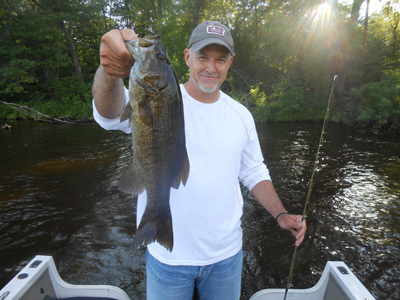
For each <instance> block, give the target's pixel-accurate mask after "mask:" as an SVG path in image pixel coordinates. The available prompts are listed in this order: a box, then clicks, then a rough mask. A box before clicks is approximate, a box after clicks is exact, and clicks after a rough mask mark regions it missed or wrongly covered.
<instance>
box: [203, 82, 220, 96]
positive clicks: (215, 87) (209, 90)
mask: <svg viewBox="0 0 400 300" xmlns="http://www.w3.org/2000/svg"><path fill="white" fill-rule="evenodd" d="M198 86H199V89H200V90H201V91H202V92H203V93H206V94H212V93H214V92H215V91H216V90H217V89H218V83H216V84H215V86H213V87H211V88H206V87H204V86H203V85H202V84H201V83H200V82H199V83H198Z"/></svg>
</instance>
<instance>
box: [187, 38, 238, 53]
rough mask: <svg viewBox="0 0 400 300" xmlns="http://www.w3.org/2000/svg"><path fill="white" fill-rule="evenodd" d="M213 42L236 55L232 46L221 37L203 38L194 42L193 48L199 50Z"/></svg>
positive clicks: (195, 50)
mask: <svg viewBox="0 0 400 300" xmlns="http://www.w3.org/2000/svg"><path fill="white" fill-rule="evenodd" d="M212 44H216V45H220V46H223V47H225V48H226V49H228V51H229V52H230V53H231V54H232V55H235V52H233V50H232V48H231V47H229V45H228V44H227V43H225V42H224V41H221V40H220V39H217V38H208V39H204V40H201V41H199V42H197V43H194V44H193V45H192V46H191V47H192V48H193V50H194V52H199V51H200V50H201V49H203V48H204V47H206V46H208V45H212Z"/></svg>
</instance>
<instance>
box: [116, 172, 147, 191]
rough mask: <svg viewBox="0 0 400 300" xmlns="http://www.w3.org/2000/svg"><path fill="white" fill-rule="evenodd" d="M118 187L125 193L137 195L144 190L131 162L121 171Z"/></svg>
mask: <svg viewBox="0 0 400 300" xmlns="http://www.w3.org/2000/svg"><path fill="white" fill-rule="evenodd" d="M118 188H119V189H120V190H121V191H123V192H125V193H130V194H137V195H138V194H141V193H142V192H143V191H144V189H145V186H144V182H143V179H142V177H141V176H140V175H139V174H138V173H137V171H136V167H135V165H134V164H131V165H130V166H128V167H127V168H126V169H125V170H124V171H123V172H122V176H121V179H120V181H119V185H118Z"/></svg>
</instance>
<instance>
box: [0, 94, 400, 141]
mask: <svg viewBox="0 0 400 300" xmlns="http://www.w3.org/2000/svg"><path fill="white" fill-rule="evenodd" d="M358 102H359V101H357V100H354V99H353V100H352V99H349V98H337V99H335V100H334V105H333V109H332V111H331V114H330V120H331V121H332V122H336V123H343V124H346V125H349V126H353V127H355V128H356V129H358V130H361V131H370V132H374V133H386V132H395V133H398V134H400V122H399V120H398V118H395V116H394V115H393V116H390V115H386V118H385V119H382V117H380V116H378V115H376V114H375V115H374V114H373V113H372V112H371V111H370V116H369V117H368V118H360V112H359V111H358V110H357V107H358ZM243 104H244V105H246V103H243ZM248 108H249V110H250V111H251V112H252V114H253V116H254V118H255V120H256V122H259V123H281V122H319V121H323V119H324V116H325V109H326V107H323V106H321V105H312V104H311V105H308V106H307V107H306V108H305V105H301V106H296V107H292V108H287V107H286V109H284V111H282V110H279V111H278V110H277V109H275V110H273V109H266V110H265V111H260V110H259V108H258V107H254V106H252V105H248ZM266 115H268V118H267V117H265V116H266ZM0 120H4V121H8V122H9V121H13V120H34V121H50V122H62V123H82V122H93V121H94V120H93V111H92V101H91V100H85V101H82V100H80V99H79V100H70V101H62V100H61V101H54V100H49V101H27V102H19V103H8V102H3V101H0Z"/></svg>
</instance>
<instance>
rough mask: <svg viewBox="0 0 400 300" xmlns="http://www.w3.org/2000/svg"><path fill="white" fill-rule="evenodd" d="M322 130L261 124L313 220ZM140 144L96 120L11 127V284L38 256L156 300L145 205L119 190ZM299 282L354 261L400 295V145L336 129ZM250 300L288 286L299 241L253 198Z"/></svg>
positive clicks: (7, 169) (375, 288)
mask: <svg viewBox="0 0 400 300" xmlns="http://www.w3.org/2000/svg"><path fill="white" fill-rule="evenodd" d="M321 126H322V125H321V124H315V123H292V124H267V125H260V126H258V130H259V136H260V142H261V144H262V148H263V152H264V156H265V160H266V162H267V164H268V167H269V169H270V172H271V176H272V179H273V181H274V184H275V187H276V189H277V190H278V193H279V194H280V196H281V198H282V200H283V201H284V203H285V205H286V206H287V208H288V209H289V210H290V211H293V212H296V213H301V212H302V210H303V205H304V201H305V197H306V194H307V189H308V183H309V180H310V176H311V171H312V166H313V161H314V158H315V150H316V148H317V146H318V145H317V143H318V141H319V135H320V128H321ZM129 138H130V137H129V136H128V135H125V134H123V133H119V132H106V131H104V130H102V129H100V128H99V127H98V126H97V125H95V124H85V125H79V126H70V125H60V124H58V125H53V124H41V123H29V122H18V123H14V124H13V130H12V131H11V132H7V131H0V142H1V145H2V151H1V152H0V162H1V171H2V172H0V240H1V248H0V266H1V269H0V286H3V285H4V284H5V283H6V282H8V281H9V280H10V279H11V278H12V277H13V276H14V275H15V274H16V272H17V271H18V270H19V269H20V268H21V267H22V266H24V265H25V264H26V263H27V262H28V261H29V260H30V259H31V258H32V257H33V256H34V255H36V254H45V255H52V256H53V257H54V258H55V261H56V264H57V266H58V268H59V271H60V273H61V276H62V278H63V279H64V280H66V281H67V282H71V283H76V284H111V285H116V286H119V287H121V288H123V289H124V290H125V291H126V292H127V293H128V295H130V297H131V298H132V299H144V298H145V297H144V295H145V267H144V255H143V253H144V250H143V249H141V250H139V251H133V250H132V236H133V235H134V233H135V214H134V213H135V201H134V199H132V198H131V197H129V196H127V195H126V194H124V193H121V192H119V191H118V189H117V183H118V179H119V174H120V172H121V169H122V168H123V167H124V166H125V165H127V164H128V160H129V157H130V150H129V147H130V146H129ZM325 139H326V141H325V143H324V145H323V147H322V151H321V153H320V164H319V168H318V172H317V174H316V176H315V185H314V190H313V194H312V197H311V203H312V205H311V211H310V213H309V216H308V225H309V231H308V236H307V238H306V240H305V242H304V244H303V245H302V246H301V247H300V248H299V251H298V259H297V261H296V269H295V275H294V278H293V283H294V284H295V287H296V288H307V287H310V286H312V285H314V284H315V283H316V282H317V280H318V279H319V277H320V275H321V272H322V270H323V268H324V266H325V263H326V261H327V260H343V261H345V262H346V264H348V265H349V266H350V267H351V268H352V270H353V271H354V272H355V273H356V275H357V276H358V278H359V279H360V280H361V281H362V282H363V283H364V284H365V285H366V287H367V288H368V289H369V290H370V291H371V293H372V294H373V295H374V296H375V297H376V298H378V299H400V292H399V290H400V284H399V282H398V274H399V273H400V272H399V271H400V270H399V269H400V267H399V265H400V264H399V262H400V259H399V257H400V246H399V245H400V243H399V242H400V216H399V215H400V203H399V202H400V201H399V198H400V159H399V155H400V144H399V142H398V140H399V139H398V137H395V136H374V135H368V134H362V133H356V132H354V131H353V130H352V129H351V128H348V127H344V126H339V125H336V124H329V126H328V130H327V133H326V138H325ZM243 192H244V195H245V209H244V216H243V227H244V230H245V235H244V236H245V239H244V253H245V257H244V267H243V285H242V299H248V298H249V297H250V296H251V295H252V294H253V293H255V292H256V291H258V290H260V289H263V288H267V287H270V288H275V287H279V288H282V287H284V286H285V285H286V279H287V275H288V273H289V267H290V260H291V256H292V252H293V239H292V237H291V236H290V234H288V233H286V232H283V231H281V230H280V229H279V228H278V227H277V226H276V225H275V224H274V220H273V218H272V217H271V216H269V215H268V214H266V213H265V211H264V210H263V209H262V208H261V207H260V205H259V204H258V203H256V202H255V200H254V199H253V198H252V197H251V195H250V194H249V192H248V191H247V190H243Z"/></svg>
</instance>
